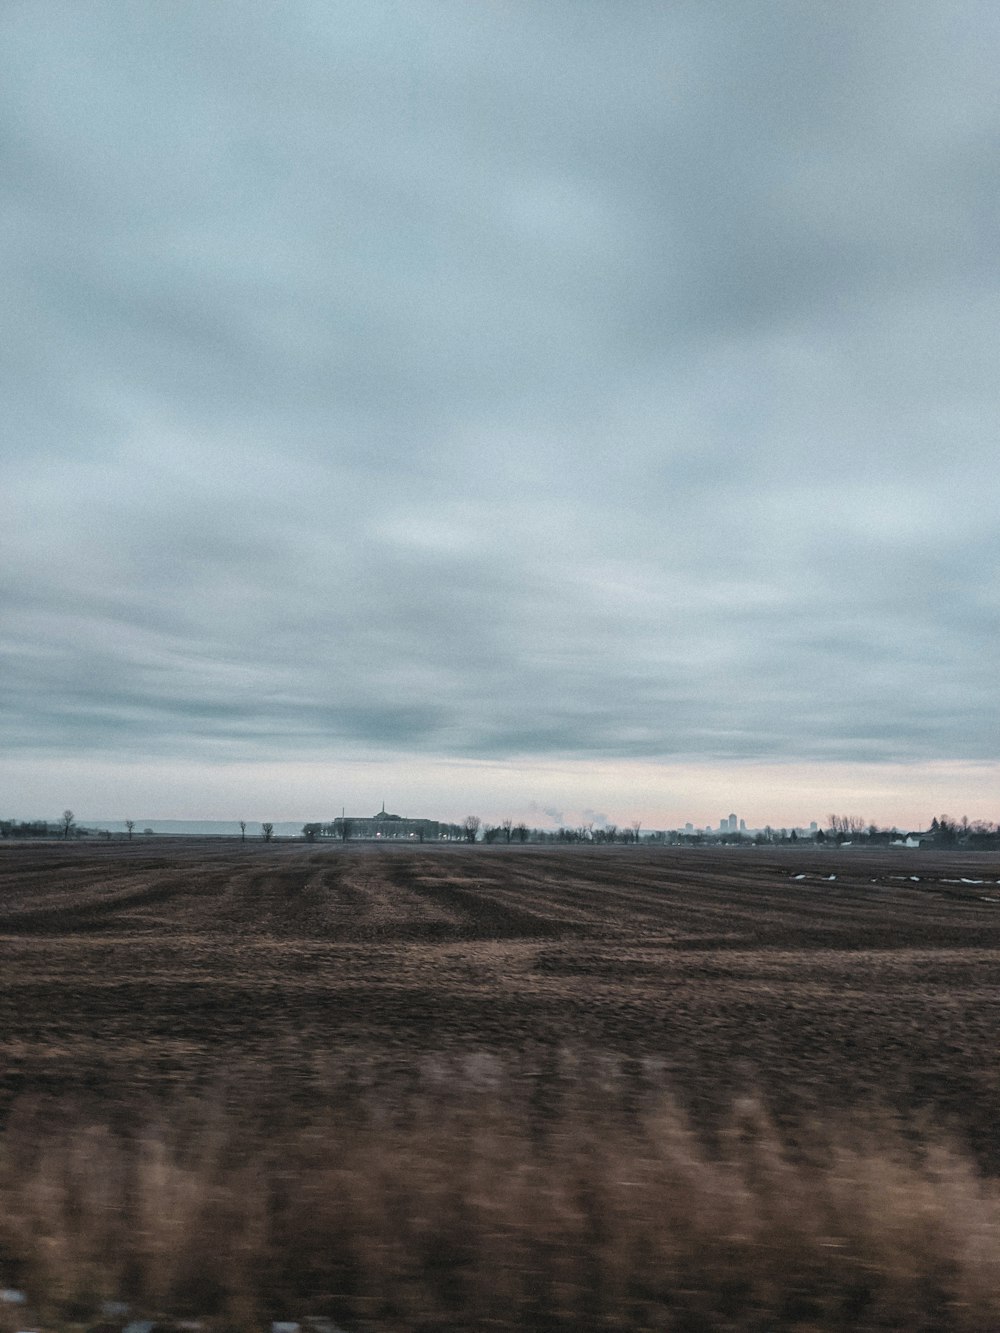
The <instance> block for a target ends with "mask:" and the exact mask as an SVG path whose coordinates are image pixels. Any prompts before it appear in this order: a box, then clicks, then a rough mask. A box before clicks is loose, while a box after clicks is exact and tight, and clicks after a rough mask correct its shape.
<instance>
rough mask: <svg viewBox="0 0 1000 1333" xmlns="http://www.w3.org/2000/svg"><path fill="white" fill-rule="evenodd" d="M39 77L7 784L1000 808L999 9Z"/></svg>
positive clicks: (44, 807)
mask: <svg viewBox="0 0 1000 1333" xmlns="http://www.w3.org/2000/svg"><path fill="white" fill-rule="evenodd" d="M0 64H2V73H3V77H2V80H0V152H2V175H0V188H2V190H3V208H2V212H0V227H2V237H3V251H2V253H3V264H4V300H3V301H2V303H0V377H2V383H3V400H2V401H3V407H4V412H5V416H6V423H5V428H4V432H3V439H4V454H5V456H6V457H5V462H4V467H3V491H4V499H3V515H2V520H0V523H2V531H0V579H2V585H3V603H2V630H0V653H2V660H0V726H2V751H3V753H2V756H0V814H8V813H13V814H15V815H18V816H27V815H29V814H35V813H50V812H52V811H55V810H58V809H61V808H62V807H63V806H64V805H65V804H70V805H72V806H73V807H74V808H76V809H77V810H78V812H80V813H84V814H86V813H90V814H92V815H98V814H102V815H105V816H107V817H111V816H115V815H119V816H124V815H126V814H128V813H129V810H127V809H125V808H124V805H125V804H126V803H128V802H131V803H133V804H134V803H136V802H139V801H141V802H142V810H141V812H140V811H139V810H135V811H133V812H132V813H134V814H136V815H137V816H141V817H149V816H152V815H160V816H163V817H166V816H170V815H177V816H184V815H196V814H204V815H206V816H215V817H222V818H224V817H236V816H239V815H241V814H242V815H246V816H248V817H253V818H261V817H263V818H268V817H271V818H286V817H292V818H294V817H296V816H297V815H298V814H302V815H303V816H305V815H309V816H310V817H314V816H320V815H323V814H325V813H327V812H328V811H329V810H333V811H339V809H340V807H341V805H344V804H346V805H347V806H348V807H352V806H353V807H355V808H356V809H357V810H358V812H361V813H364V812H367V810H368V807H369V806H374V808H376V809H377V808H378V805H379V803H380V801H381V800H382V798H383V797H384V798H385V800H386V802H387V804H388V807H389V808H390V809H393V808H397V809H400V812H401V813H404V814H405V813H411V814H428V815H441V816H442V817H456V818H460V817H461V816H462V815H463V814H464V813H466V811H467V809H469V808H471V809H479V810H480V811H481V812H482V813H483V814H484V815H487V816H490V815H496V816H501V815H503V814H506V813H516V814H518V815H522V814H523V815H524V816H525V817H528V816H530V815H532V814H534V816H535V819H534V822H539V823H541V822H545V819H554V815H553V814H549V815H544V812H545V811H546V810H549V811H556V812H558V813H559V814H561V815H565V816H566V817H567V818H570V819H575V818H577V817H578V816H579V815H580V813H581V812H582V811H584V810H585V809H589V810H590V811H591V812H594V811H596V812H597V813H598V814H601V813H604V812H608V813H609V814H610V817H612V818H616V819H625V818H626V817H628V818H630V817H631V816H632V814H633V812H634V811H637V812H640V813H642V814H643V816H644V817H645V819H646V820H647V821H648V822H650V823H653V824H658V825H664V824H669V823H670V822H672V820H673V819H675V818H681V817H682V816H683V817H687V818H693V819H695V820H696V821H697V822H701V821H705V820H708V819H712V820H713V821H714V820H717V819H718V817H719V816H720V815H722V814H726V813H728V811H729V810H730V809H736V808H739V809H740V812H741V813H743V812H744V811H745V813H746V815H747V817H748V821H749V822H757V821H758V820H759V821H760V822H763V821H764V819H765V818H769V819H770V820H771V822H779V821H783V820H789V821H791V820H793V819H802V820H808V819H809V818H817V817H818V818H822V817H823V816H825V814H826V813H827V808H828V806H829V808H830V809H834V808H837V806H838V805H843V804H844V803H846V802H848V801H849V802H850V812H856V813H862V814H864V815H866V816H868V817H871V818H885V819H887V820H888V819H898V820H901V821H903V822H907V821H912V822H914V823H918V822H920V821H921V820H922V819H925V818H927V819H929V817H930V815H931V814H932V813H935V812H938V813H940V809H939V807H941V808H948V809H950V810H951V812H952V813H956V814H957V813H961V812H962V811H965V812H967V813H968V814H969V815H970V817H973V816H980V817H989V818H1000V777H998V758H1000V755H998V740H1000V737H998V725H997V707H996V693H997V691H996V670H997V652H996V646H997V625H998V609H1000V578H998V574H1000V570H998V555H1000V509H998V505H997V499H998V487H997V481H996V478H997V463H998V458H997V426H998V422H1000V373H998V371H1000V366H998V349H1000V339H998V327H1000V325H998V316H1000V270H998V262H997V261H998V247H1000V208H998V204H1000V188H998V187H1000V79H998V76H997V69H998V67H1000V6H997V5H996V3H995V0H983V3H966V2H963V0H940V3H923V2H921V0H899V3H891V2H890V3H885V4H872V3H871V2H870V0H837V2H836V3H833V2H832V0H830V2H829V3H827V2H821V0H794V2H793V0H789V2H788V3H783V2H781V0H754V3H752V4H748V3H745V2H744V0H732V2H731V3H726V2H725V0H723V2H722V3H718V4H715V3H705V0H695V2H694V3H690V4H685V3H673V2H671V3H665V2H663V0H661V2H659V3H655V4H643V3H637V2H632V0H629V2H628V3H622V0H606V2H605V3H597V2H595V0H568V2H567V3H559V2H558V0H544V3H539V0H524V2H523V3H517V2H514V0H511V2H510V3H504V2H503V0H494V2H492V3H490V2H489V0H483V3H479V4H464V3H459V2H458V0H455V3H443V2H441V3H431V2H430V0H413V2H412V3H382V2H380V0H358V3H356V4H351V3H342V2H340V0H334V2H331V0H315V2H310V0H285V3H282V4H281V5H255V4H246V3H240V4H236V3H227V2H226V0H212V3H210V4H205V3H202V2H201V0H198V2H197V3H194V2H192V3H184V2H183V0H175V2H173V3H170V4H162V3H160V2H159V0H135V2H134V3H124V4H123V3H120V0H115V3H102V2H101V0H83V3H81V2H80V0H65V3H59V2H58V0H22V2H20V3H19V2H18V0H8V2H7V3H6V4H5V5H4V6H3V9H2V11H0ZM827 793H829V801H828V800H827V799H826V798H827ZM835 797H836V798H837V799H834V798H835ZM946 799H947V802H948V805H946V806H942V802H943V801H945V800H946ZM416 807H419V808H416Z"/></svg>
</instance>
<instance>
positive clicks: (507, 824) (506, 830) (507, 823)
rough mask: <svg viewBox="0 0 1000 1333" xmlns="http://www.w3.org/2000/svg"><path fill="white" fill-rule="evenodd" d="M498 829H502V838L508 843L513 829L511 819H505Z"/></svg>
mask: <svg viewBox="0 0 1000 1333" xmlns="http://www.w3.org/2000/svg"><path fill="white" fill-rule="evenodd" d="M500 827H501V828H502V829H503V831H504V836H505V837H506V839H507V841H508V842H510V834H511V830H512V829H513V827H514V821H513V819H505V820H504V821H503V823H502V824H501V825H500Z"/></svg>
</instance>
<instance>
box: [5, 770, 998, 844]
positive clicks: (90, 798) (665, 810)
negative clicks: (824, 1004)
mask: <svg viewBox="0 0 1000 1333" xmlns="http://www.w3.org/2000/svg"><path fill="white" fill-rule="evenodd" d="M0 782H2V783H3V787H4V789H5V791H6V796H5V801H4V804H5V807H6V808H5V809H4V810H3V811H2V812H0V813H3V814H4V815H10V816H13V817H15V818H30V817H47V816H52V815H53V813H54V812H58V811H61V810H62V809H64V808H65V807H67V806H69V807H71V808H72V809H73V810H74V811H75V812H76V814H77V816H78V817H79V818H80V819H83V820H86V819H106V820H112V819H122V818H126V817H134V818H137V819H142V820H155V819H227V820H229V819H239V818H247V819H271V820H298V819H302V820H308V819H320V818H330V817H332V816H333V815H336V814H339V813H340V810H341V809H342V808H346V809H347V810H348V812H349V813H354V814H367V813H373V812H374V811H376V810H378V809H379V808H380V807H381V805H382V803H383V802H385V805H386V808H387V809H388V810H391V811H393V812H395V813H398V814H403V815H415V816H426V817H428V818H437V819H443V820H460V819H462V818H463V817H464V816H465V815H466V814H468V813H470V812H474V813H478V814H479V815H481V816H482V817H483V818H484V819H486V820H500V819H503V818H505V817H507V816H510V817H512V818H515V819H519V820H520V819H523V820H524V821H525V822H526V823H528V824H530V825H532V826H536V827H552V826H555V825H556V824H559V823H566V824H571V825H575V824H579V823H586V822H590V821H592V820H595V819H596V820H598V821H599V820H600V819H601V817H606V818H607V819H609V820H612V821H614V822H616V823H632V822H633V821H635V820H641V822H642V825H643V826H644V827H645V828H649V829H654V828H657V829H662V828H675V827H678V826H682V825H683V824H684V823H685V822H687V821H691V822H692V823H693V824H695V825H697V826H704V825H712V826H717V825H718V822H719V820H720V819H721V818H723V817H724V816H727V815H729V814H730V813H731V812H732V813H736V814H737V815H738V816H739V817H740V818H741V819H745V820H746V823H747V825H748V827H750V828H754V827H761V826H763V825H765V824H771V825H773V826H775V827H782V826H785V827H793V826H796V825H799V826H806V825H808V824H809V822H810V821H811V820H816V821H818V822H819V823H821V824H822V823H823V822H824V821H825V820H826V818H827V816H828V815H829V814H831V813H836V814H846V815H858V816H861V817H862V818H864V819H865V820H866V821H869V822H872V823H876V824H879V825H895V826H897V827H899V828H904V827H905V828H918V827H925V826H926V825H927V824H928V823H929V821H930V819H931V818H932V817H933V816H934V815H939V814H942V813H948V814H950V815H952V816H954V817H961V816H962V815H967V816H968V817H969V819H970V820H974V819H985V820H990V821H991V822H992V821H996V820H997V819H1000V765H997V764H971V763H962V762H959V761H940V762H936V763H931V764H926V763H925V764H913V765H906V764H872V763H867V764H847V763H827V764H820V763H815V762H812V763H807V762H801V761H800V762H786V763H762V762H750V761H739V762H736V761H734V762H718V761H717V762H708V761H697V760H688V761H672V762H656V761H653V760H646V759H643V760H638V759H628V760H608V759H600V760H598V759H585V758H570V759H566V758H562V759H552V758H547V759H539V758H524V759H519V760H518V759H510V760H484V759H480V760H477V759H447V758H440V757H415V756H398V755H397V756H377V757H368V758H366V757H359V756H356V755H355V756H351V757H345V758H337V759H329V760H319V759H309V760H284V761H254V762H247V761H234V762H211V761H205V762H195V761H192V760H180V759H164V760H153V759H149V760H143V759H135V758H119V759H114V758H109V757H99V758H87V757H81V756H74V757H64V758H60V759H52V758H48V757H46V758H41V757H37V756H34V757H31V756H23V755H22V756H20V757H17V758H8V759H5V760H0Z"/></svg>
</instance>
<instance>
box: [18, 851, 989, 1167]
mask: <svg viewBox="0 0 1000 1333" xmlns="http://www.w3.org/2000/svg"><path fill="white" fill-rule="evenodd" d="M796 876H799V877H800V878H796ZM830 876H836V878H835V879H832V878H829V877H830ZM963 881H982V882H963ZM998 1034H1000V857H997V856H995V855H987V854H967V855H959V854H955V855H944V854H931V853H918V852H905V853H904V852H882V853H874V852H873V853H867V852H864V851H861V850H855V849H853V848H852V849H843V850H841V851H840V852H821V851H816V850H809V851H802V852H797V851H796V852H793V851H784V850H783V851H780V852H774V851H764V850H753V851H749V850H748V851H697V850H667V849H655V848H641V849H628V848H607V849H602V848H578V847H573V848H567V849H565V850H560V849H556V848H533V847H531V846H528V847H525V848H515V847H512V848H507V847H482V846H479V847H474V848H458V847H453V848H449V847H433V848H430V847H426V848H417V847H414V846H407V847H399V848H397V847H378V848H374V847H366V846H349V847H346V848H345V847H341V846H339V845H335V846H326V845H322V844H318V845H307V844H304V843H298V844H293V843H272V844H269V845H265V844H262V843H253V844H251V843H247V844H245V845H244V844H240V843H231V842H221V841H220V842H218V843H211V842H207V841H194V840H191V841H180V840H176V841H169V842H168V841H165V840H164V841H157V842H153V841H142V842H140V841H138V840H136V841H135V842H133V843H127V842H121V843H113V844H107V845H100V846H93V845H86V844H69V845H56V844H47V845H35V846H32V845H22V846H18V845H13V844H7V845H4V846H2V847H0V1111H2V1110H3V1108H5V1107H7V1106H9V1105H10V1104H11V1101H12V1099H14V1098H15V1097H16V1096H17V1095H18V1094H19V1093H23V1092H26V1091H31V1092H40V1093H51V1092H68V1093H73V1094H76V1093H80V1092H84V1091H86V1092H88V1093H91V1094H95V1095H101V1093H102V1090H114V1091H115V1095H118V1093H120V1091H121V1090H122V1089H123V1088H131V1089H133V1090H138V1091H140V1092H142V1091H148V1092H150V1093H154V1094H160V1093H163V1092H167V1091H177V1090H179V1089H180V1090H182V1089H185V1088H188V1087H190V1088H194V1087H198V1086H202V1085H203V1084H204V1083H205V1082H206V1081H210V1080H211V1079H213V1078H215V1077H216V1076H217V1075H218V1074H219V1073H220V1071H226V1070H231V1069H235V1070H238V1071H239V1072H240V1076H241V1077H244V1078H247V1077H249V1078H251V1079H255V1080H256V1081H257V1082H258V1083H259V1085H260V1086H261V1087H262V1088H272V1089H278V1090H280V1089H286V1090H288V1092H289V1094H290V1095H292V1094H297V1093H298V1092H301V1093H302V1095H308V1088H309V1085H310V1081H311V1080H312V1079H314V1078H315V1077H316V1076H317V1070H321V1069H322V1068H323V1067H324V1065H329V1063H330V1062H331V1061H332V1062H336V1061H338V1060H339V1061H347V1062H349V1061H351V1060H355V1059H357V1058H358V1057H359V1056H364V1058H365V1059H368V1060H371V1061H374V1062H375V1063H376V1064H377V1065H379V1066H380V1067H381V1068H383V1069H384V1070H386V1071H392V1072H394V1073H399V1072H400V1071H403V1072H405V1071H406V1070H407V1069H408V1068H411V1067H415V1062H416V1061H423V1062H424V1063H426V1059H427V1057H428V1055H433V1054H436V1053H443V1054H445V1055H446V1056H456V1057H460V1056H462V1055H464V1054H465V1053H467V1052H469V1051H473V1050H482V1049H484V1048H485V1049H487V1050H489V1051H491V1052H496V1053H499V1054H502V1055H503V1056H505V1057H506V1058H508V1059H510V1060H511V1061H512V1062H513V1065H514V1066H515V1067H517V1068H519V1069H520V1070H521V1073H522V1076H523V1078H524V1079H525V1080H529V1079H533V1078H534V1079H538V1078H539V1075H540V1074H544V1072H545V1071H546V1070H548V1071H550V1072H551V1071H552V1070H554V1069H555V1068H556V1067H557V1066H558V1063H559V1061H560V1060H565V1053H566V1052H567V1051H570V1052H572V1051H587V1052H593V1051H597V1052H602V1053H605V1052H609V1053H611V1054H613V1055H614V1056H615V1057H620V1058H621V1060H622V1061H623V1067H624V1069H625V1071H626V1074H629V1071H632V1072H631V1074H630V1075H629V1076H630V1077H634V1078H635V1080H637V1082H639V1083H641V1081H642V1080H643V1079H648V1078H651V1077H657V1078H662V1079H663V1080H664V1081H666V1082H668V1083H669V1084H670V1086H671V1087H672V1088H673V1090H674V1092H675V1093H676V1095H677V1096H678V1097H679V1099H680V1100H681V1101H682V1102H683V1103H684V1104H686V1105H688V1106H689V1107H690V1108H691V1109H693V1110H695V1111H696V1112H699V1113H701V1112H704V1113H706V1114H710V1113H711V1112H712V1111H713V1110H714V1109H716V1108H720V1107H724V1106H728V1105H730V1104H731V1101H732V1098H733V1096H734V1095H739V1094H740V1093H741V1092H742V1091H744V1090H745V1089H746V1088H747V1087H750V1086H755V1087H756V1088H758V1089H759V1090H760V1091H761V1092H762V1093H763V1095H764V1096H765V1098H766V1099H767V1100H768V1101H769V1102H770V1103H771V1104H772V1105H773V1106H774V1108H775V1109H776V1110H777V1112H778V1113H779V1115H781V1116H782V1117H785V1116H793V1115H794V1116H798V1115H800V1114H802V1113H809V1112H811V1111H826V1110H827V1109H829V1108H831V1107H839V1106H852V1105H854V1104H856V1103H858V1102H863V1101H870V1100H872V1099H875V1100H877V1101H881V1102H884V1103H886V1104H888V1105H889V1106H891V1107H894V1108H898V1109H900V1110H903V1111H906V1112H907V1113H909V1114H912V1113H913V1112H914V1111H920V1110H921V1109H926V1110H927V1111H929V1112H930V1113H932V1114H933V1116H934V1118H935V1119H936V1120H941V1119H944V1120H945V1121H946V1122H947V1123H951V1124H952V1125H953V1126H954V1127H955V1128H956V1129H957V1130H958V1131H959V1132H960V1134H961V1135H962V1136H963V1137H966V1136H967V1138H968V1140H969V1142H971V1144H972V1145H973V1147H974V1148H975V1150H976V1152H977V1154H978V1155H979V1156H980V1159H981V1160H982V1161H984V1162H985V1163H986V1164H988V1165H990V1166H992V1167H993V1168H994V1169H995V1168H997V1167H998V1166H1000V1114H998V1112H1000V1060H998V1050H1000V1041H998ZM542 1081H544V1079H543V1080H542Z"/></svg>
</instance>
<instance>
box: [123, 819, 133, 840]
mask: <svg viewBox="0 0 1000 1333" xmlns="http://www.w3.org/2000/svg"><path fill="white" fill-rule="evenodd" d="M125 827H126V828H127V829H128V840H129V842H131V841H132V830H133V829H134V828H135V820H134V819H126V821H125Z"/></svg>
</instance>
